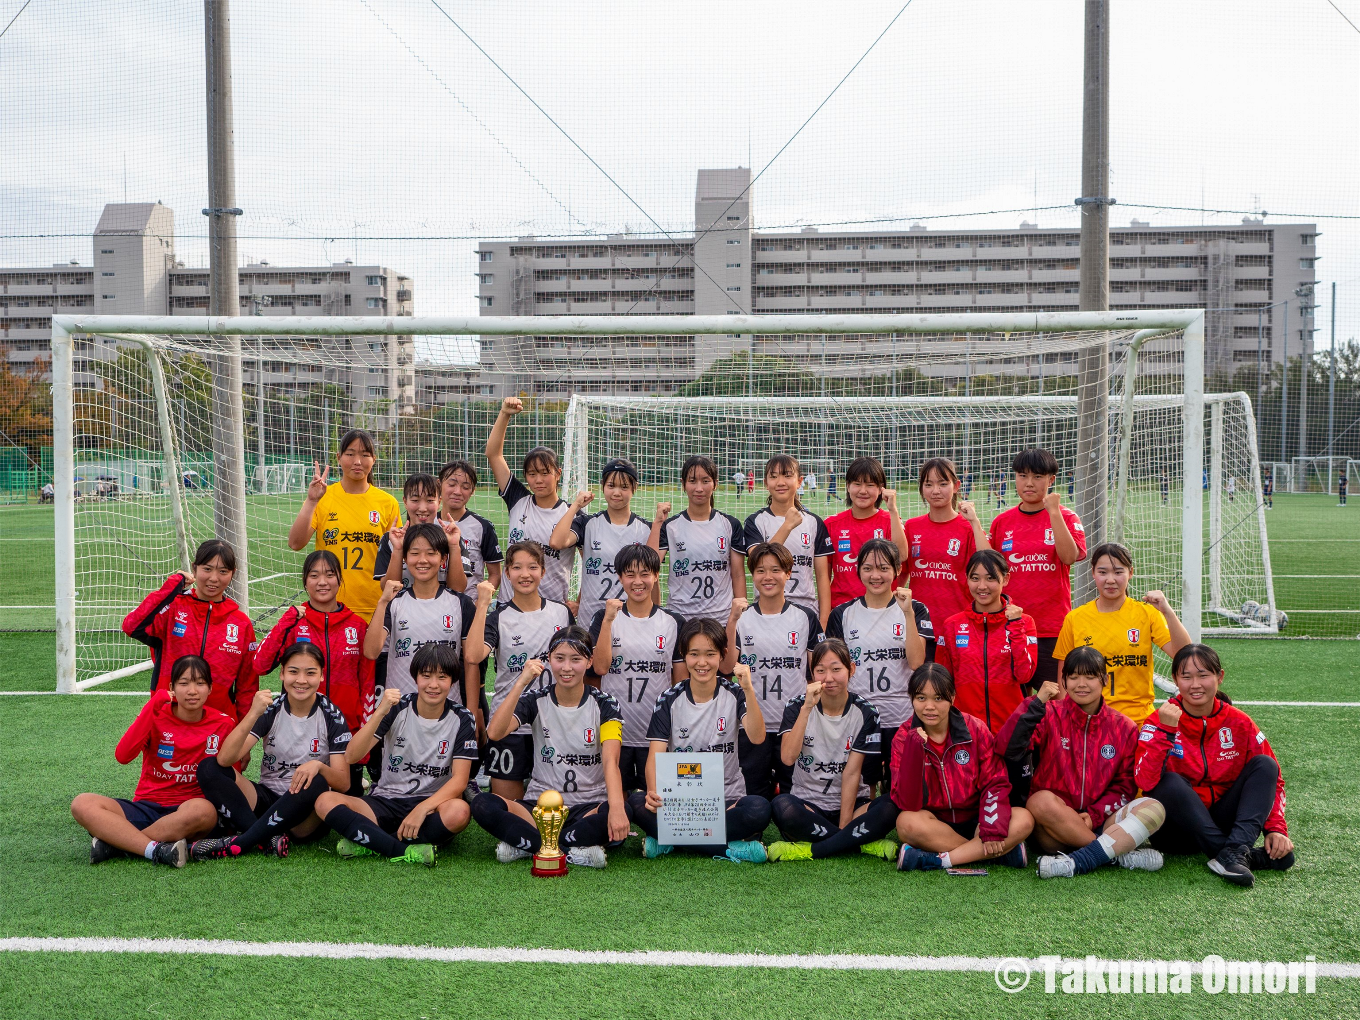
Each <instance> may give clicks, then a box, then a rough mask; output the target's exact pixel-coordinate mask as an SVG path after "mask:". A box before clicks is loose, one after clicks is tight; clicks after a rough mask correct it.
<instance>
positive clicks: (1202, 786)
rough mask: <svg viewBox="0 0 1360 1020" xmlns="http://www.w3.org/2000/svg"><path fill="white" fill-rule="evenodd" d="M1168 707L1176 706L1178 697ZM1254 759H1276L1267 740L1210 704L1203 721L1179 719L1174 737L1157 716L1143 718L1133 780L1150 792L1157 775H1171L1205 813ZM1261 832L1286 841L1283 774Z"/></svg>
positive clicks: (1245, 718)
mask: <svg viewBox="0 0 1360 1020" xmlns="http://www.w3.org/2000/svg"><path fill="white" fill-rule="evenodd" d="M1171 702H1172V703H1173V704H1175V705H1178V706H1179V705H1180V703H1181V699H1180V696H1179V695H1177V696H1176V697H1174V698H1172V699H1171ZM1258 754H1268V755H1270V756H1271V757H1272V758H1274V757H1275V752H1274V751H1272V750H1271V748H1270V741H1268V740H1267V739H1266V735H1265V734H1264V733H1262V732H1261V731H1260V730H1259V729H1257V728H1256V724H1255V723H1254V722H1252V720H1251V716H1249V715H1247V713H1246V712H1243V711H1242V710H1241V709H1240V708H1234V707H1233V706H1232V705H1231V704H1229V703H1228V702H1226V701H1224V700H1223V699H1222V698H1215V699H1214V707H1213V711H1211V712H1210V713H1209V714H1208V715H1206V716H1205V717H1204V718H1203V719H1197V718H1195V717H1194V716H1193V715H1191V714H1190V713H1189V712H1186V713H1184V714H1183V715H1182V716H1181V722H1180V726H1179V728H1178V730H1175V731H1172V730H1168V729H1167V728H1166V727H1165V726H1163V725H1162V720H1161V718H1160V717H1159V716H1158V715H1157V713H1156V712H1153V713H1152V714H1151V715H1150V716H1148V717H1147V719H1146V720H1145V721H1144V722H1143V728H1142V729H1141V730H1140V731H1139V733H1138V755H1137V762H1136V763H1135V765H1134V776H1135V778H1136V779H1137V780H1138V785H1139V786H1140V787H1142V788H1143V789H1144V790H1151V789H1152V788H1153V787H1154V786H1156V785H1157V784H1158V783H1159V782H1161V780H1162V773H1163V772H1165V771H1167V770H1170V771H1171V772H1175V773H1176V774H1177V775H1181V776H1184V777H1185V778H1186V779H1187V780H1189V782H1190V785H1191V786H1193V787H1194V788H1195V792H1196V793H1198V794H1199V799H1200V800H1202V801H1204V806H1205V807H1213V805H1214V802H1215V801H1217V800H1218V798H1219V797H1222V796H1223V795H1224V794H1225V793H1227V792H1228V789H1229V787H1231V786H1232V784H1233V783H1234V782H1236V780H1237V777H1238V775H1239V774H1240V773H1241V771H1242V768H1243V766H1245V765H1246V764H1247V762H1248V761H1249V760H1251V758H1252V757H1253V756H1255V755H1258ZM1265 831H1266V832H1278V833H1281V834H1282V835H1286V836H1287V835H1289V826H1288V825H1286V824H1285V820H1284V772H1281V773H1280V778H1279V779H1278V780H1276V783H1275V803H1274V804H1273V805H1272V806H1271V809H1270V816H1269V817H1268V818H1266V824H1265Z"/></svg>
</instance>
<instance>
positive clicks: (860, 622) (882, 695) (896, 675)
mask: <svg viewBox="0 0 1360 1020" xmlns="http://www.w3.org/2000/svg"><path fill="white" fill-rule="evenodd" d="M911 609H912V614H913V615H914V616H915V618H916V632H917V633H918V634H920V635H921V637H923V638H925V639H926V640H930V639H931V638H933V637H934V636H935V632H934V630H932V629H931V626H930V612H929V610H927V609H926V607H925V603H923V602H918V601H917V600H916V599H912V600H911ZM826 636H827V637H829V638H840V639H841V640H842V641H844V642H845V646H846V647H847V648H849V649H850V658H851V660H852V661H853V662H854V664H855V673H854V675H853V676H852V677H851V678H850V692H851V693H852V694H858V695H860V696H862V697H865V698H868V699H869V700H870V701H871V702H873V705H874V708H876V709H878V717H879V721H880V722H881V723H882V725H883V727H884V728H885V729H894V728H896V727H898V726H901V725H902V724H903V723H904V722H906V721H907V720H908V719H910V718H911V696H910V695H909V694H907V681H908V680H910V679H911V670H909V669H908V668H907V646H906V639H907V618H906V617H905V616H904V615H903V613H902V607H901V606H899V605H898V604H897V600H896V599H893V600H892V601H891V602H889V603H888V604H887V606H885V607H884V608H882V609H870V608H869V606H868V605H866V604H865V602H864V596H863V595H861V596H860V597H859V598H857V599H852V600H850V601H849V602H842V603H841V604H840V605H839V606H837V607H836V608H835V609H833V610H831V615H830V616H829V617H827V621H826Z"/></svg>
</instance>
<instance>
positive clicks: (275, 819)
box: [269, 811, 283, 825]
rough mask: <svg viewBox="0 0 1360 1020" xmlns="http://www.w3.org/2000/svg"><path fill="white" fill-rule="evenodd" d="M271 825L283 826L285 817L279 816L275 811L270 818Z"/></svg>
mask: <svg viewBox="0 0 1360 1020" xmlns="http://www.w3.org/2000/svg"><path fill="white" fill-rule="evenodd" d="M269 824H270V825H282V824H283V815H281V814H279V813H278V812H277V811H275V812H274V813H273V814H272V815H270V816H269Z"/></svg>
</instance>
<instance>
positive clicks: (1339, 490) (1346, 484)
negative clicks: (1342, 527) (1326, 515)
mask: <svg viewBox="0 0 1360 1020" xmlns="http://www.w3.org/2000/svg"><path fill="white" fill-rule="evenodd" d="M1350 486H1351V483H1350V479H1349V478H1347V477H1346V476H1345V475H1342V476H1341V477H1340V478H1339V479H1337V483H1336V495H1337V504H1336V505H1337V506H1345V505H1346V490H1347V489H1349V488H1350Z"/></svg>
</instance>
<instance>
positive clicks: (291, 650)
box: [279, 641, 326, 671]
mask: <svg viewBox="0 0 1360 1020" xmlns="http://www.w3.org/2000/svg"><path fill="white" fill-rule="evenodd" d="M299 655H305V656H307V657H308V658H310V659H315V660H316V664H317V665H318V666H320V667H321V668H322V669H325V668H326V654H325V652H323V651H322V650H321V648H320V646H319V645H314V644H312V643H311V642H310V641H294V642H293V643H292V644H291V645H289V646H288V647H287V648H285V649H284V650H283V654H282V655H280V656H279V670H280V671H282V669H283V667H284V666H286V665H288V663H289V661H290V660H292V659H296V658H297V657H298V656H299Z"/></svg>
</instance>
